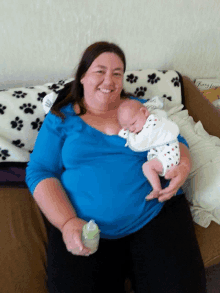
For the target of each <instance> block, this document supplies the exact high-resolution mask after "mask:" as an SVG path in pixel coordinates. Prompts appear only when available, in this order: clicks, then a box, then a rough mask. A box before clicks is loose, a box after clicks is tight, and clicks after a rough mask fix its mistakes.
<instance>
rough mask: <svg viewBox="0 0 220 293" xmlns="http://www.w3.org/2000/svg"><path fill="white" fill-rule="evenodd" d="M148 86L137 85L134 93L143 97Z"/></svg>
mask: <svg viewBox="0 0 220 293" xmlns="http://www.w3.org/2000/svg"><path fill="white" fill-rule="evenodd" d="M146 90H147V88H146V87H142V86H141V87H137V88H136V91H135V92H134V94H135V95H136V96H137V97H143V96H144V95H145V92H146Z"/></svg>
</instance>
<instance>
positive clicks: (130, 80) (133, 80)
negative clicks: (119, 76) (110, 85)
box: [126, 73, 138, 83]
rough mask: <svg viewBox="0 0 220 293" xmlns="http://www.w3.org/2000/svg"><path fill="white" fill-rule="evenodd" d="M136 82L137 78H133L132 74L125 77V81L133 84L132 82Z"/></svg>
mask: <svg viewBox="0 0 220 293" xmlns="http://www.w3.org/2000/svg"><path fill="white" fill-rule="evenodd" d="M137 80H138V76H134V74H132V73H131V74H129V75H127V79H126V81H129V82H130V83H133V82H137Z"/></svg>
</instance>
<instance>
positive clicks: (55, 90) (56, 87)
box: [48, 83, 60, 93]
mask: <svg viewBox="0 0 220 293" xmlns="http://www.w3.org/2000/svg"><path fill="white" fill-rule="evenodd" d="M48 88H49V90H52V91H54V92H55V93H58V92H59V89H60V87H59V86H58V85H57V84H56V83H54V84H52V85H51V86H48Z"/></svg>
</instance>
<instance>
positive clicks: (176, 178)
mask: <svg viewBox="0 0 220 293" xmlns="http://www.w3.org/2000/svg"><path fill="white" fill-rule="evenodd" d="M190 169H191V159H190V152H189V150H188V148H187V147H186V146H185V145H184V144H183V143H180V163H179V164H178V165H177V166H174V167H173V168H171V169H170V170H169V171H167V173H166V175H165V179H168V180H169V179H170V184H169V186H168V187H166V188H164V189H162V190H161V191H159V194H157V196H153V197H152V196H151V194H149V195H148V196H147V197H146V200H151V199H154V198H158V201H159V202H163V201H165V200H169V199H171V197H173V196H174V195H176V193H177V191H178V190H179V188H180V187H181V186H182V185H183V184H184V182H185V181H186V179H187V177H188V175H189V172H190Z"/></svg>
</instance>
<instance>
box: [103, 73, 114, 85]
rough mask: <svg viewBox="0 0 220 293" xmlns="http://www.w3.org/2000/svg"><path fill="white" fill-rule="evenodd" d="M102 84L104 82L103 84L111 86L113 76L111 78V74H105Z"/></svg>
mask: <svg viewBox="0 0 220 293" xmlns="http://www.w3.org/2000/svg"><path fill="white" fill-rule="evenodd" d="M103 82H104V83H105V84H113V83H114V81H113V76H112V74H111V73H106V74H105V78H104V81H103Z"/></svg>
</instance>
